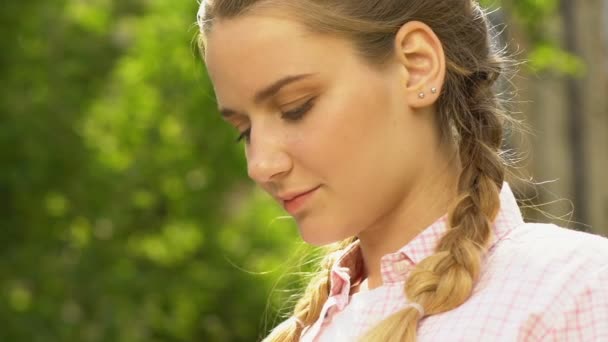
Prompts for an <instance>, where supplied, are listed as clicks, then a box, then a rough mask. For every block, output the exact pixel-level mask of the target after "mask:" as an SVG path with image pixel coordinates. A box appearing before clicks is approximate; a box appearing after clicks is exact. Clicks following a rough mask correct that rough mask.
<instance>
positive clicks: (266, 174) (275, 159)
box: [246, 130, 292, 183]
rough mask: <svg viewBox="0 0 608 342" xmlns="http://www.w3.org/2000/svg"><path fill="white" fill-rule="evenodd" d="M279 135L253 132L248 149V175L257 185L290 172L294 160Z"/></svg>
mask: <svg viewBox="0 0 608 342" xmlns="http://www.w3.org/2000/svg"><path fill="white" fill-rule="evenodd" d="M283 140H284V139H282V138H281V137H280V135H279V134H276V133H275V134H273V133H270V132H268V133H263V132H260V131H259V130H258V132H255V131H253V130H252V131H251V139H250V143H249V146H248V147H247V153H246V154H247V173H248V175H249V177H250V178H251V179H253V180H254V181H255V182H257V183H267V182H269V181H271V180H273V179H275V178H277V177H280V176H281V175H284V174H286V173H288V172H289V170H290V169H291V167H292V160H291V157H290V156H289V154H288V153H287V149H286V147H285V144H284V142H283Z"/></svg>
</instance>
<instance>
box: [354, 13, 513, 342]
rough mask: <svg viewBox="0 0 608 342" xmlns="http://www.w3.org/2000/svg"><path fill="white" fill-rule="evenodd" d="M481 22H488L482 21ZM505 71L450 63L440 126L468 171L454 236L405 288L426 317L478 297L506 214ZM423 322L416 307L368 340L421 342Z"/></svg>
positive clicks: (495, 63)
mask: <svg viewBox="0 0 608 342" xmlns="http://www.w3.org/2000/svg"><path fill="white" fill-rule="evenodd" d="M474 7H476V8H474V10H480V9H479V7H477V6H474ZM477 20H481V21H483V20H485V19H484V17H483V16H478V17H477ZM479 24H482V23H479ZM483 27H485V22H483ZM502 63H503V60H502V59H501V57H500V56H498V55H492V54H489V56H488V57H486V60H485V61H483V62H481V63H479V64H477V65H475V66H474V67H471V66H469V67H464V66H462V65H466V63H457V62H454V61H450V60H448V65H447V67H448V73H447V75H446V83H445V84H446V86H445V89H444V93H442V95H441V96H442V98H440V101H439V106H440V108H439V110H438V115H439V118H440V121H441V122H449V123H450V125H451V126H452V129H449V128H448V127H447V126H448V125H446V126H444V127H442V132H443V133H444V137H448V136H450V134H449V133H448V132H454V133H455V135H456V136H455V137H454V138H455V139H454V140H456V143H457V145H458V154H459V158H460V162H461V165H462V169H461V173H460V175H459V179H458V189H457V196H456V198H455V199H454V200H453V202H452V205H451V206H450V208H449V209H448V220H447V225H448V230H447V232H446V233H445V235H444V236H443V237H442V238H441V240H440V241H439V243H438V244H437V246H436V249H435V253H434V254H433V255H431V256H429V257H427V258H426V259H424V260H423V261H421V262H420V263H419V264H418V265H416V267H415V268H414V269H413V270H412V272H411V274H410V275H409V277H408V279H407V282H406V284H405V286H404V292H405V296H406V298H408V299H409V301H411V302H415V303H418V304H420V305H421V306H422V307H423V309H424V315H425V316H426V315H434V314H438V313H442V312H446V311H449V310H452V309H454V308H456V307H458V306H460V305H461V304H462V303H464V302H465V301H466V300H467V299H468V298H469V297H470V296H471V293H472V291H473V288H474V286H475V283H476V282H477V280H478V278H479V274H480V270H481V263H482V258H483V256H484V254H485V252H486V251H487V245H488V243H489V241H490V238H491V235H492V229H491V228H492V222H493V221H494V219H495V218H496V216H497V214H498V211H499V209H500V197H499V194H500V189H501V188H502V184H503V181H504V177H505V172H506V168H505V161H504V160H502V158H501V154H500V153H499V150H500V148H501V143H502V139H503V121H502V120H503V117H504V113H503V112H502V111H501V109H500V106H499V103H498V99H497V97H496V95H495V94H494V91H493V89H492V86H493V84H494V82H495V81H496V80H497V79H498V78H499V76H500V74H501V71H502V70H501V66H502ZM471 69H473V70H474V71H471ZM422 318H423V317H421V315H420V313H419V312H418V310H417V309H416V308H415V307H411V306H410V307H406V308H405V309H402V310H400V311H398V312H396V313H395V314H393V315H391V316H390V317H389V318H387V319H385V320H384V321H382V322H381V323H380V324H379V325H378V326H376V327H374V329H372V330H371V331H370V332H369V333H368V334H367V335H366V336H365V337H364V339H363V340H364V341H374V342H375V341H394V342H397V341H415V340H416V334H417V326H418V323H419V321H420V320H421V319H422Z"/></svg>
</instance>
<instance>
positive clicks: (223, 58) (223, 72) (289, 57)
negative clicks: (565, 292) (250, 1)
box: [205, 14, 350, 103]
mask: <svg viewBox="0 0 608 342" xmlns="http://www.w3.org/2000/svg"><path fill="white" fill-rule="evenodd" d="M328 51H331V54H330V53H328ZM349 52H350V50H349V47H348V46H347V43H346V42H345V41H344V40H342V39H338V38H336V37H332V36H329V35H320V34H316V33H312V32H309V31H307V30H306V29H305V28H304V27H303V26H302V25H301V24H299V23H298V22H296V21H293V20H289V19H286V18H278V17H271V16H263V15H260V14H255V15H254V14H248V15H245V16H242V17H238V18H234V19H227V20H220V21H218V22H216V23H214V26H213V29H212V31H211V32H210V33H209V34H208V36H207V46H206V49H205V64H206V65H207V70H208V73H209V76H210V77H211V80H212V83H213V85H214V88H215V91H216V95H217V97H218V102H224V101H226V103H243V99H242V97H243V96H248V97H249V96H252V94H253V92H254V91H255V90H257V89H260V88H262V87H264V86H267V85H268V84H269V83H271V82H273V81H275V80H277V79H279V78H282V77H284V76H286V75H293V74H302V73H318V74H323V72H324V71H330V70H332V69H335V67H336V65H337V64H338V63H339V62H340V60H342V59H343V58H344V56H345V55H346V54H348V53H349ZM237 96H238V98H234V97H237ZM231 97H233V98H231ZM237 101H239V102H237Z"/></svg>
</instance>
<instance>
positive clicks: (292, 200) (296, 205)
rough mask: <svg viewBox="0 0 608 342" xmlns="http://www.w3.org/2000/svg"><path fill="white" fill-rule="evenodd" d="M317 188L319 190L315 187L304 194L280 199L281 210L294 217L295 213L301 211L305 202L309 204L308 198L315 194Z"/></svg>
mask: <svg viewBox="0 0 608 342" xmlns="http://www.w3.org/2000/svg"><path fill="white" fill-rule="evenodd" d="M319 188H320V186H317V187H315V188H314V189H311V190H308V191H305V192H300V193H298V194H295V195H289V196H284V197H282V198H283V199H282V202H283V208H284V209H285V211H287V212H288V213H290V214H291V215H295V214H296V213H297V212H299V211H300V210H302V209H303V208H304V205H305V204H306V203H307V202H309V200H310V198H311V197H312V196H313V195H314V194H315V192H316V191H317V189H319ZM286 198H289V199H286Z"/></svg>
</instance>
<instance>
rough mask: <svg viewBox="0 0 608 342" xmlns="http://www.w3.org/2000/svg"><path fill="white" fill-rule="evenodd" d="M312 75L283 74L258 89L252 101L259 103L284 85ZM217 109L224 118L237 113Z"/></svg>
mask: <svg viewBox="0 0 608 342" xmlns="http://www.w3.org/2000/svg"><path fill="white" fill-rule="evenodd" d="M312 75H314V74H300V75H290V76H285V77H283V78H281V79H279V80H278V81H275V82H274V83H272V84H271V85H269V86H268V87H266V88H264V89H262V90H260V91H258V92H257V93H256V94H255V96H254V103H255V104H259V103H261V102H263V101H264V100H266V99H268V98H270V97H271V96H273V95H274V94H276V93H277V92H278V91H279V90H281V88H283V87H284V86H286V85H288V84H290V83H293V82H296V81H299V80H302V79H304V78H307V77H310V76H312ZM219 111H220V113H221V114H222V116H223V117H224V118H228V117H230V116H233V115H235V114H237V113H238V111H236V110H234V109H230V108H219Z"/></svg>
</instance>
